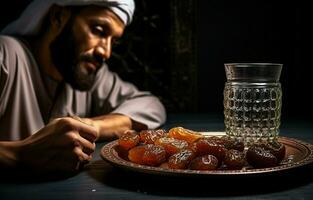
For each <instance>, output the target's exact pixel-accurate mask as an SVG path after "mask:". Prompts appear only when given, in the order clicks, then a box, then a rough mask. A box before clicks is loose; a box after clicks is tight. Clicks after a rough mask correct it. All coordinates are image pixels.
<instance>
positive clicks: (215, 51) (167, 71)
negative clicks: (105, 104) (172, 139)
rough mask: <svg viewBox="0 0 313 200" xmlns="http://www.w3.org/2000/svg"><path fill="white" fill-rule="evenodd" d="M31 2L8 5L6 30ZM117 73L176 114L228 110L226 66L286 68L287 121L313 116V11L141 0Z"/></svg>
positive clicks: (114, 63) (280, 5) (269, 4)
mask: <svg viewBox="0 0 313 200" xmlns="http://www.w3.org/2000/svg"><path fill="white" fill-rule="evenodd" d="M28 2H29V0H24V1H23V0H20V1H17V0H11V1H10V2H9V3H7V2H6V4H3V3H2V5H1V8H0V12H1V13H2V14H1V17H0V28H3V26H4V25H5V24H6V23H8V22H10V21H11V20H13V19H14V18H16V17H17V16H18V15H19V13H20V12H21V10H23V8H24V7H25V6H26V5H27V3H28ZM136 5H137V9H136V12H135V17H134V21H133V23H132V24H131V25H130V26H129V27H127V29H126V32H125V34H124V36H123V38H122V39H121V44H120V45H119V46H116V48H115V50H114V53H113V55H112V59H111V60H110V61H109V66H110V68H111V70H113V71H116V72H118V73H120V74H121V76H122V78H123V79H125V80H129V81H132V82H134V83H135V84H136V85H137V86H138V87H139V88H140V89H143V90H150V91H152V93H154V94H155V95H157V96H159V97H160V99H161V101H162V102H163V103H164V104H165V106H166V107H167V110H168V112H171V113H176V112H193V113H213V112H214V113H219V114H222V110H223V104H222V102H223V87H224V83H225V81H226V77H225V71H224V63H230V62H273V63H282V64H284V66H283V70H282V75H281V83H282V88H283V108H282V118H304V117H305V118H310V119H311V118H312V115H311V113H312V100H311V99H312V98H311V97H310V96H311V94H310V93H311V92H312V83H311V82H312V80H311V79H312V78H311V77H312V75H311V74H310V72H309V71H311V69H310V68H311V67H312V66H311V62H309V61H310V58H311V52H312V50H311V45H310V44H311V42H309V41H311V39H310V36H311V33H310V31H309V29H311V28H310V26H312V22H311V21H310V20H309V7H308V6H307V5H305V4H304V3H303V2H301V1H297V2H290V3H288V2H285V1H262V2H261V1H226V0H210V1H207V0H198V1H195V0H167V1H164V2H163V1H162V3H161V2H160V1H151V0H150V1H147V0H136Z"/></svg>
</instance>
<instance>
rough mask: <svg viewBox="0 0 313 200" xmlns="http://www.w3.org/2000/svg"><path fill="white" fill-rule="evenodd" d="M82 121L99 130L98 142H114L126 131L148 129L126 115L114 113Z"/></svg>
mask: <svg viewBox="0 0 313 200" xmlns="http://www.w3.org/2000/svg"><path fill="white" fill-rule="evenodd" d="M82 120H83V121H84V122H85V123H87V124H90V125H92V126H94V127H95V128H96V129H97V131H98V133H99V138H98V140H113V139H116V138H118V137H119V136H120V135H121V134H122V133H124V132H125V131H126V130H130V129H132V130H137V131H140V130H143V129H147V128H148V127H147V125H145V124H142V123H140V122H136V121H134V120H132V119H131V118H130V117H128V116H126V115H122V114H114V113H112V114H108V115H103V116H98V117H94V118H84V119H82Z"/></svg>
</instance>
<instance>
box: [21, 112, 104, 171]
mask: <svg viewBox="0 0 313 200" xmlns="http://www.w3.org/2000/svg"><path fill="white" fill-rule="evenodd" d="M97 138H98V132H97V130H96V129H95V128H94V127H93V126H90V125H88V124H85V123H82V122H81V121H79V120H77V119H74V118H71V117H66V118H59V119H55V120H53V121H52V122H50V123H49V124H48V125H47V126H45V127H44V128H42V129H41V130H39V131H38V132H37V133H35V134H34V135H32V136H30V137H28V138H26V139H25V140H23V141H22V143H21V148H19V152H18V160H19V161H20V162H21V164H22V166H25V167H27V168H32V169H34V170H38V171H39V172H50V171H71V172H75V171H77V170H78V169H79V168H80V165H81V163H86V162H88V161H90V160H91V158H92V153H93V152H94V150H95V140H96V139H97Z"/></svg>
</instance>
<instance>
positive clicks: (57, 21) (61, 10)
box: [49, 4, 71, 34]
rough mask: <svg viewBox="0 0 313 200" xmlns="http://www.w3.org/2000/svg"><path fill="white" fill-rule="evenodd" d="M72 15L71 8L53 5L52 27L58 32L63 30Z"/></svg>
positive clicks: (51, 12) (50, 12) (51, 9)
mask: <svg viewBox="0 0 313 200" xmlns="http://www.w3.org/2000/svg"><path fill="white" fill-rule="evenodd" d="M70 16H71V10H70V8H68V7H63V6H58V5H55V4H54V5H52V6H51V8H50V10H49V20H50V24H51V29H52V30H54V31H55V32H56V33H57V34H58V33H60V32H61V31H62V29H63V28H64V26H65V24H66V23H67V21H68V20H69V18H70Z"/></svg>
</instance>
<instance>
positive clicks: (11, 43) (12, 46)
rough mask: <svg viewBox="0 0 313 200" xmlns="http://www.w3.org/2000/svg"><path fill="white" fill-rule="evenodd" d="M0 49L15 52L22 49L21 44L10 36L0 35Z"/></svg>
mask: <svg viewBox="0 0 313 200" xmlns="http://www.w3.org/2000/svg"><path fill="white" fill-rule="evenodd" d="M0 47H1V48H4V49H5V50H16V49H17V47H22V45H21V42H20V41H19V40H18V39H17V38H15V37H12V36H7V35H0Z"/></svg>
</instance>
